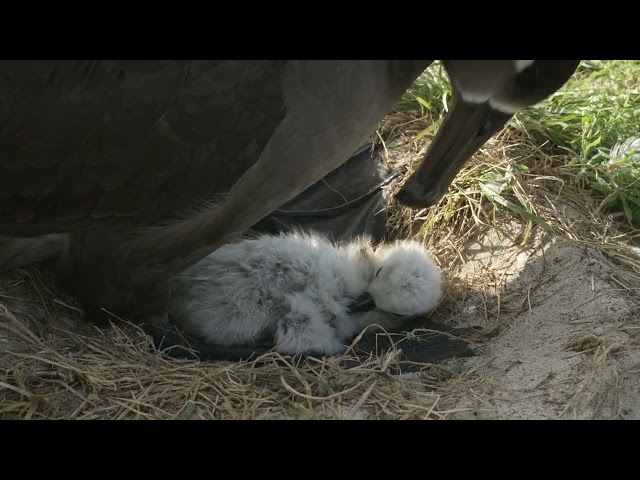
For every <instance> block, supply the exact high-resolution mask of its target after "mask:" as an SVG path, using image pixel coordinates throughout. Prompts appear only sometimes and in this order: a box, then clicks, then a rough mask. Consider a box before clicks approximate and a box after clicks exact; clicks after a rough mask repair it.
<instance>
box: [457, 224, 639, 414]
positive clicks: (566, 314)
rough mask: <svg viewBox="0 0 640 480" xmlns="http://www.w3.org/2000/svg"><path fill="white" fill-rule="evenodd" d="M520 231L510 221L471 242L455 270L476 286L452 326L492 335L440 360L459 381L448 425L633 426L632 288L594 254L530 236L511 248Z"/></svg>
mask: <svg viewBox="0 0 640 480" xmlns="http://www.w3.org/2000/svg"><path fill="white" fill-rule="evenodd" d="M521 230H522V229H521V228H519V225H518V224H517V223H512V224H510V225H508V226H506V227H505V228H504V229H503V232H502V234H501V235H498V234H497V233H496V232H495V231H490V232H488V233H487V234H485V235H483V236H482V237H481V238H479V239H478V240H477V241H475V242H473V243H470V244H469V246H468V248H467V249H466V251H465V254H466V255H467V256H468V259H467V261H466V263H465V265H464V268H463V269H461V270H459V271H456V272H455V274H456V276H457V277H458V278H459V279H460V280H462V281H463V282H466V281H469V280H470V279H472V281H471V282H470V283H473V284H475V285H476V286H477V285H483V287H484V291H477V290H476V291H473V292H472V293H471V294H470V295H469V297H468V298H467V299H466V300H464V301H462V302H460V303H459V304H458V305H456V306H455V308H456V309H458V310H459V311H460V312H461V315H460V317H459V318H457V319H456V323H458V324H460V325H465V324H469V325H473V324H476V325H479V326H482V327H485V328H487V327H489V328H491V327H492V326H493V327H494V328H495V331H494V332H493V334H491V335H490V336H489V338H486V339H484V340H483V341H481V342H480V343H479V344H478V352H479V354H478V355H477V356H475V357H471V358H468V359H462V360H459V361H453V362H449V363H448V366H449V368H453V369H456V370H457V371H458V372H459V373H460V375H461V381H460V385H459V386H460V388H461V390H460V391H458V392H457V393H456V395H455V396H454V398H453V399H452V400H451V401H450V404H449V408H451V409H452V410H457V411H456V412H455V413H454V414H453V416H452V418H463V419H469V418H483V419H507V418H510V419H558V418H577V419H592V418H596V419H609V418H627V419H640V349H639V348H638V347H639V346H640V343H639V342H638V332H639V331H640V328H639V327H640V326H639V323H638V320H639V318H640V315H639V312H640V310H639V308H638V307H639V305H640V304H639V303H638V299H637V296H636V294H635V291H634V290H630V288H633V286H629V285H625V284H624V282H621V281H620V280H619V275H618V273H619V269H618V268H617V267H616V266H614V265H612V264H611V262H610V261H608V260H607V259H606V258H605V257H604V256H603V254H602V253H601V252H600V251H598V250H597V249H594V248H589V247H588V246H581V245H579V244H576V243H575V242H573V241H570V240H568V239H563V238H558V237H557V236H553V235H550V234H538V235H537V237H536V238H535V241H534V242H532V243H533V245H532V246H530V247H528V248H524V249H519V248H518V246H517V244H518V235H519V234H520V233H521ZM482 279H485V281H484V282H482ZM636 287H637V286H636ZM476 288H477V287H476ZM636 291H637V288H636ZM487 318H490V320H489V321H488V322H487V321H486V319H487Z"/></svg>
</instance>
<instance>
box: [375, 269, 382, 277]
mask: <svg viewBox="0 0 640 480" xmlns="http://www.w3.org/2000/svg"><path fill="white" fill-rule="evenodd" d="M380 270H382V267H380V268H379V269H378V271H377V272H376V276H375V277H374V278H378V275H379V274H380Z"/></svg>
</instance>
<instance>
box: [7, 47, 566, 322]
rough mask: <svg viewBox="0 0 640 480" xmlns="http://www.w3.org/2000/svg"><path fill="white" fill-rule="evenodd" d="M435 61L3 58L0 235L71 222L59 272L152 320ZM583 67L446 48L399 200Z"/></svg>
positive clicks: (431, 197) (57, 228) (114, 305)
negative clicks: (415, 163)
mask: <svg viewBox="0 0 640 480" xmlns="http://www.w3.org/2000/svg"><path fill="white" fill-rule="evenodd" d="M431 62H432V61H431V60H357V61H354V60H335V61H333V60H331V61H317V60H281V61H269V60H261V61H230V60H211V61H156V60H153V61H48V60H47V61H2V62H0V105H1V107H2V108H0V236H4V237H13V238H14V239H15V238H33V237H38V236H42V235H46V234H54V233H70V240H69V242H68V245H67V246H66V248H65V252H64V255H63V258H62V260H61V272H62V274H63V277H64V278H65V279H66V283H67V285H68V287H69V289H70V290H71V291H72V292H73V293H74V294H76V295H77V296H78V297H79V299H80V300H81V301H82V302H83V304H84V305H85V307H86V311H87V314H88V315H89V316H91V315H92V314H95V313H98V312H100V311H102V310H103V309H106V310H108V311H110V312H113V313H117V314H120V315H127V316H128V317H129V318H130V319H132V320H139V321H143V320H144V319H145V318H150V316H152V315H153V314H156V313H158V312H161V311H163V310H164V309H165V307H166V299H167V295H168V292H167V291H166V290H165V288H163V285H166V283H167V282H166V280H167V279H169V278H170V277H172V276H174V275H176V274H177V273H179V272H181V271H182V270H184V269H185V268H186V267H188V266H189V265H192V264H194V263H195V262H197V261H199V260H201V259H202V258H204V257H205V256H206V255H208V254H209V253H210V252H212V251H213V250H215V249H217V248H218V247H220V246H221V245H223V244H224V243H226V242H228V241H229V240H231V239H233V238H234V237H235V236H237V235H238V234H240V233H241V232H242V231H244V230H246V229H247V228H249V227H251V226H252V225H253V224H255V223H256V222H257V221H259V220H260V219H262V218H263V217H264V216H266V215H268V214H269V213H270V212H272V211H273V210H274V209H276V208H277V207H279V206H280V205H282V204H283V203H285V202H286V201H288V200H290V199H291V198H293V197H294V196H295V195H297V194H298V193H300V192H302V191H303V190H304V189H306V188H307V187H309V186H310V185H312V184H313V183H314V182H316V181H317V180H319V179H321V178H322V177H323V176H325V175H326V174H327V173H329V172H330V171H331V170H333V169H335V168H336V167H338V166H340V165H341V164H342V163H344V162H345V161H346V160H347V159H348V158H349V156H350V155H351V154H352V153H353V152H354V151H355V150H356V149H357V148H358V147H359V146H360V145H361V144H362V143H364V142H365V141H366V140H367V138H368V136H369V135H370V134H371V133H373V132H374V131H375V128H376V127H377V126H378V124H379V123H380V122H381V120H382V119H383V117H384V116H385V114H386V113H387V112H389V110H390V109H391V107H392V106H393V104H394V103H395V102H396V101H397V100H398V99H399V98H400V96H401V95H402V94H403V93H404V92H405V91H406V89H407V88H408V87H409V86H410V85H411V83H412V82H413V81H414V80H415V79H416V78H417V77H418V75H419V74H420V73H421V72H422V71H423V70H424V69H425V68H427V67H428V66H429V65H430V64H431ZM577 65H578V61H573V60H571V61H569V60H535V61H534V60H500V61H480V60H455V61H454V60H448V61H444V66H445V68H446V70H447V72H448V73H449V75H450V78H451V81H452V84H453V90H454V99H453V104H452V108H451V110H450V111H449V113H448V114H447V117H446V119H445V121H444V123H443V125H442V126H441V128H440V130H439V132H438V134H437V136H436V138H435V139H434V141H433V143H432V145H431V148H430V149H429V151H428V152H427V154H426V156H425V158H424V159H423V160H422V163H421V165H420V167H419V168H418V170H417V171H416V172H415V174H414V175H413V176H412V178H411V179H409V181H408V182H407V184H406V185H405V187H404V188H403V190H402V191H401V192H400V193H399V195H398V199H399V200H400V201H401V202H403V203H405V204H407V205H410V206H415V207H417V206H428V205H432V204H434V203H435V202H437V201H438V199H439V198H440V197H441V196H442V195H443V194H444V192H445V191H446V188H447V186H448V185H449V183H450V182H451V181H452V179H453V177H454V176H455V174H456V173H457V171H458V170H459V169H460V168H461V167H462V165H463V163H464V162H465V161H466V160H467V159H469V158H470V157H471V156H472V155H473V153H474V152H475V151H477V149H478V148H479V147H480V146H481V145H482V144H484V142H485V141H486V140H487V139H489V138H490V137H491V136H492V135H493V134H494V133H495V132H497V131H498V130H500V128H501V127H502V126H503V125H504V123H505V122H506V121H507V120H508V119H509V118H510V117H511V115H513V114H514V113H515V112H516V111H517V110H519V109H520V108H524V107H526V106H529V105H532V104H534V103H536V102H538V101H540V100H542V99H543V98H545V97H547V96H548V95H550V94H551V93H553V92H554V91H556V90H557V89H558V88H559V87H560V86H561V85H562V84H563V83H564V82H565V81H566V80H567V79H568V78H569V77H570V76H571V74H572V73H573V72H574V70H575V69H576V67H577ZM3 242H4V243H5V244H10V243H11V242H15V240H10V239H9V240H8V239H4V240H3ZM25 242H26V243H25V244H28V241H25ZM7 252H8V253H7ZM13 253H15V252H14V251H13V250H11V249H6V250H4V255H9V254H13ZM2 255H3V253H0V265H1V264H2V260H3V258H2Z"/></svg>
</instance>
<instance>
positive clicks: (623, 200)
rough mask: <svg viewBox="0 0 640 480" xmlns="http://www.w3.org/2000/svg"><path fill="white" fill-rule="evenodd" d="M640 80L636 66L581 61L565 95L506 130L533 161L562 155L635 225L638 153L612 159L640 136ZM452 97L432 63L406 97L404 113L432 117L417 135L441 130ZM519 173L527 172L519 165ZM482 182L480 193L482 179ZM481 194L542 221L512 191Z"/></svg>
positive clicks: (639, 211) (639, 205) (638, 222)
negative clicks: (615, 151)
mask: <svg viewBox="0 0 640 480" xmlns="http://www.w3.org/2000/svg"><path fill="white" fill-rule="evenodd" d="M639 78H640V62H638V61H630V60H616V61H583V62H582V63H581V65H580V67H579V68H578V71H577V72H576V73H575V75H574V76H573V77H572V79H571V80H569V82H567V84H565V86H564V87H563V88H562V89H561V90H559V91H558V92H556V93H555V94H553V95H552V96H551V97H549V98H548V99H547V100H545V101H543V102H541V103H540V104H538V105H535V106H533V107H530V108H528V109H526V110H523V111H522V112H519V113H518V114H517V115H516V116H515V117H514V118H513V119H512V121H511V122H510V123H509V125H508V127H507V128H509V129H511V130H512V131H513V132H514V133H515V134H516V135H517V136H518V137H519V141H520V142H521V143H522V144H523V145H525V146H528V147H531V149H530V150H531V156H532V157H533V160H534V161H535V160H536V158H537V159H540V160H541V159H542V158H543V157H545V156H548V155H555V156H564V158H566V162H565V166H566V167H567V168H569V169H570V170H571V172H572V173H573V175H574V178H575V180H576V181H577V182H584V183H585V184H586V185H588V186H590V187H591V188H592V189H593V190H595V191H597V192H599V194H601V195H602V197H603V205H604V206H606V207H607V208H609V209H611V210H613V211H620V212H624V214H625V216H626V218H627V219H628V221H629V222H630V223H632V224H633V225H635V226H640V162H636V161H633V159H632V156H633V153H634V152H630V153H629V154H627V155H626V156H623V157H622V158H617V159H616V158H611V149H612V148H613V147H614V146H615V145H616V144H617V143H618V142H622V141H625V140H627V139H629V138H631V137H635V136H639V135H640V87H639V86H638V79H639ZM450 93H451V92H450V87H449V84H448V79H447V76H446V73H445V72H444V70H443V69H442V67H441V65H440V64H435V65H433V66H432V67H431V68H430V69H429V70H428V71H427V72H425V74H424V75H422V76H421V77H420V78H419V79H418V81H416V82H415V84H414V85H413V87H412V88H411V90H409V92H407V94H406V95H405V97H404V99H403V101H402V102H401V103H400V105H399V107H398V108H400V109H413V110H416V111H420V112H421V114H423V115H429V116H431V117H432V118H433V119H434V122H433V123H432V124H431V125H430V126H429V127H428V128H427V129H425V130H424V131H422V132H421V133H420V134H419V135H418V136H417V137H422V136H425V135H428V134H430V133H432V132H433V131H434V130H435V128H437V126H438V125H439V124H440V121H441V118H442V115H443V113H444V112H445V111H446V104H447V102H448V100H449V98H450ZM635 153H637V152H635ZM636 160H637V158H636ZM515 168H516V169H517V168H521V166H518V165H517V164H516V165H515ZM494 173H495V172H494ZM477 180H480V183H478V182H476V184H477V185H481V187H480V188H482V185H483V180H482V179H481V178H478V179H477ZM484 185H485V187H486V184H484ZM507 186H508V185H507ZM483 192H484V193H485V194H486V195H485V197H486V198H487V199H489V200H491V201H493V202H494V203H495V202H497V203H499V204H501V205H503V206H507V208H510V209H512V210H513V211H516V212H517V213H522V212H518V210H519V209H522V208H524V210H525V212H527V213H528V214H529V217H528V218H529V220H533V221H539V220H540V219H537V218H536V217H535V215H533V212H531V211H530V210H528V208H527V205H526V201H525V203H524V204H521V205H520V206H518V205H516V203H514V202H518V203H521V202H520V200H523V199H521V198H514V202H511V201H510V200H508V199H507V198H506V196H507V195H511V194H513V193H515V192H514V191H513V189H509V188H507V189H504V188H502V189H501V190H500V191H499V192H496V191H495V189H494V190H493V191H491V190H490V191H487V190H486V188H484V189H483ZM505 202H508V204H506V203H505ZM531 215H533V217H532V216H531ZM525 216H527V215H525Z"/></svg>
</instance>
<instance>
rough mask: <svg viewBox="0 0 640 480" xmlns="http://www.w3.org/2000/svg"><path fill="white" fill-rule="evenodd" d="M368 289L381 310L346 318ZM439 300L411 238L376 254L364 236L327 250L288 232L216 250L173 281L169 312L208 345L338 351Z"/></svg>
mask: <svg viewBox="0 0 640 480" xmlns="http://www.w3.org/2000/svg"><path fill="white" fill-rule="evenodd" d="M376 273H377V276H376ZM366 291H368V292H369V293H370V294H371V296H372V297H373V298H374V300H375V302H376V305H377V307H378V308H377V309H376V310H372V311H370V312H362V313H350V312H349V309H348V307H349V304H351V303H352V302H353V301H354V300H355V299H356V298H358V297H359V296H360V295H362V294H363V293H364V292H366ZM441 297H442V276H441V273H440V271H439V270H438V268H437V266H436V265H435V263H434V262H433V261H432V260H431V259H430V258H429V257H428V255H427V253H426V251H425V250H424V248H423V247H422V246H421V245H420V244H418V243H417V242H413V241H401V242H397V243H395V244H393V245H385V246H381V247H378V248H377V249H375V250H374V248H373V247H372V246H371V243H370V241H369V240H368V239H360V240H358V241H355V242H351V243H347V244H342V245H337V246H334V245H333V244H331V243H330V242H329V241H328V240H327V239H325V238H324V237H322V236H320V235H316V234H308V233H290V234H283V235H279V236H271V235H263V236H261V237H259V238H257V239H251V240H244V241H241V242H239V243H235V244H230V245H225V246H224V247H222V248H220V249H218V250H216V251H215V252H213V253H212V254H211V255H209V256H208V257H207V258H205V259H204V260H203V261H201V262H199V263H198V264H197V265H194V266H193V267H192V268H190V269H189V270H187V271H185V272H184V273H183V274H182V275H181V276H179V277H178V278H177V279H176V280H175V281H174V285H173V293H172V296H171V304H170V306H169V315H170V316H171V319H172V321H174V322H175V323H177V324H178V325H180V326H181V327H182V328H183V329H184V330H185V331H187V332H188V333H190V334H192V335H196V336H199V337H201V338H202V339H203V340H204V341H206V342H209V343H213V344H218V345H226V346H234V345H235V346H241V345H246V346H260V345H264V346H271V345H273V344H274V343H275V345H276V350H277V351H279V352H281V353H285V354H295V353H317V354H335V353H340V352H343V351H344V350H345V348H346V347H345V341H346V340H348V339H349V338H351V337H353V336H354V335H356V334H357V333H359V332H360V331H361V330H362V329H363V328H364V327H366V326H368V325H372V324H378V325H381V326H383V327H384V328H386V329H390V330H394V329H397V328H398V327H400V326H401V325H402V323H403V320H404V319H403V318H401V317H397V316H396V314H397V315H414V314H420V313H426V312H428V311H430V310H432V309H433V308H435V307H436V306H437V305H438V303H439V301H440V299H441Z"/></svg>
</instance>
